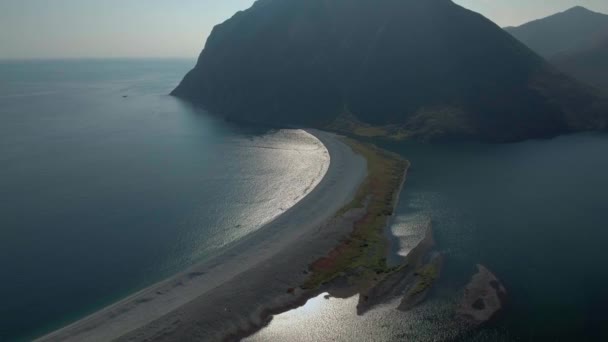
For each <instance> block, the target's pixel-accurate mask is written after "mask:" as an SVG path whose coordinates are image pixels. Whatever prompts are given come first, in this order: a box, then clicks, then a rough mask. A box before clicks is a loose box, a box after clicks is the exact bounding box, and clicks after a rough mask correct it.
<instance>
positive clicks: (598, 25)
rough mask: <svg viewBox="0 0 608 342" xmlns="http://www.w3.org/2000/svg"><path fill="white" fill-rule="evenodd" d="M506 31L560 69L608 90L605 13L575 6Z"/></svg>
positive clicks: (606, 21)
mask: <svg viewBox="0 0 608 342" xmlns="http://www.w3.org/2000/svg"><path fill="white" fill-rule="evenodd" d="M506 30H507V31H508V32H510V33H511V34H512V35H513V36H515V37H516V38H517V39H519V40H521V41H522V42H523V43H525V44H526V45H528V46H529V47H530V48H532V49H533V50H534V51H536V52H537V53H539V54H541V55H543V56H545V57H546V58H547V59H548V60H549V61H550V62H551V63H552V64H554V65H555V66H557V67H558V68H559V69H560V70H562V71H564V72H565V73H567V74H569V75H571V76H573V77H575V78H577V79H579V80H581V81H583V82H585V83H587V84H590V85H592V86H595V87H597V88H600V89H603V90H605V91H607V92H608V15H605V14H601V13H596V12H592V11H590V10H587V9H585V8H583V7H575V8H572V9H570V10H568V11H565V12H563V13H558V14H556V15H552V16H550V17H547V18H544V19H540V20H536V21H533V22H530V23H528V24H525V25H522V26H520V27H516V28H506Z"/></svg>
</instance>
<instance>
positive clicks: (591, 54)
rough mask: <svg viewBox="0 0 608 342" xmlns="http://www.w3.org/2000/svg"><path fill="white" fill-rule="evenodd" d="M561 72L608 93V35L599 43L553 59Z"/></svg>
mask: <svg viewBox="0 0 608 342" xmlns="http://www.w3.org/2000/svg"><path fill="white" fill-rule="evenodd" d="M551 62H552V63H553V64H555V65H556V66H557V67H558V68H559V69H560V70H563V71H564V72H566V73H567V74H570V75H572V76H574V77H576V78H578V79H579V80H581V81H584V82H586V83H588V84H590V85H592V86H595V87H597V88H600V89H603V90H604V91H606V92H608V35H607V36H606V37H605V38H604V39H602V40H601V41H598V42H597V43H595V44H593V45H591V46H588V47H586V48H581V49H579V50H577V51H574V52H570V53H564V54H560V55H557V56H555V57H554V58H552V59H551Z"/></svg>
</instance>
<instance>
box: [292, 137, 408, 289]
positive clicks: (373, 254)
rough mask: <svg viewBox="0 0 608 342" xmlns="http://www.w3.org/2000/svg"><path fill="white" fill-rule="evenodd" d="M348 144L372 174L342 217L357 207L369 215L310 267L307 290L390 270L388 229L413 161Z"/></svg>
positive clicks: (356, 143)
mask: <svg viewBox="0 0 608 342" xmlns="http://www.w3.org/2000/svg"><path fill="white" fill-rule="evenodd" d="M344 141H345V142H346V143H347V144H348V145H349V146H350V147H351V148H352V149H353V151H354V152H356V153H357V154H360V155H362V156H363V157H364V158H365V159H366V160H367V171H368V173H367V177H366V179H365V180H364V182H363V183H362V185H361V186H360V187H359V189H358V191H357V194H356V196H355V198H354V199H353V201H352V202H351V203H349V204H348V205H346V206H345V207H344V208H343V209H342V210H340V212H338V215H339V216H341V215H343V214H344V213H346V212H347V211H349V210H351V209H355V208H365V210H366V212H365V215H364V216H363V217H362V218H360V219H359V220H357V221H356V222H355V224H354V227H353V232H352V233H351V235H350V236H349V237H348V238H347V239H345V240H344V241H343V242H342V243H340V244H339V245H338V246H336V247H335V248H334V249H333V250H332V251H331V252H330V253H329V254H328V255H327V256H325V257H324V258H321V259H319V260H317V261H316V262H314V263H313V264H312V265H311V266H310V270H311V275H310V278H309V279H308V281H307V282H306V283H305V284H304V285H303V286H302V287H303V288H305V289H314V288H318V287H319V286H320V285H322V284H325V283H327V282H329V281H331V280H333V279H335V278H336V277H338V276H340V275H345V274H348V275H355V276H356V278H357V279H358V280H360V281H367V280H369V279H372V278H373V277H374V276H376V275H378V274H381V273H386V272H389V271H390V270H389V268H388V267H387V263H386V252H387V248H388V241H387V239H386V238H385V236H384V228H385V227H386V225H387V224H388V220H389V218H390V217H391V216H392V214H393V210H394V207H395V202H396V200H397V197H398V191H399V190H400V185H401V183H402V182H403V180H404V177H405V171H406V170H407V169H408V167H409V162H408V161H406V160H404V159H403V158H401V157H400V156H399V155H396V154H393V153H389V152H387V151H384V150H382V149H380V148H378V147H376V146H374V145H370V144H364V143H361V142H359V141H356V140H353V139H349V138H344Z"/></svg>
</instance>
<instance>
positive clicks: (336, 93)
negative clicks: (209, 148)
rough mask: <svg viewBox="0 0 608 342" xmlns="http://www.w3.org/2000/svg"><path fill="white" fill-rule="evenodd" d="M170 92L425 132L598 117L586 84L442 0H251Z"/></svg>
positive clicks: (219, 104)
mask: <svg viewBox="0 0 608 342" xmlns="http://www.w3.org/2000/svg"><path fill="white" fill-rule="evenodd" d="M172 94H173V95H175V96H178V97H180V98H184V99H187V100H190V101H192V102H195V103H199V104H201V105H203V106H204V107H205V108H206V109H208V110H209V111H211V112H215V113H218V114H221V115H224V116H227V117H230V118H233V119H236V120H244V121H256V122H271V123H274V124H279V123H280V124H295V125H306V126H315V127H328V126H329V125H332V127H335V124H336V122H346V121H348V122H349V124H348V125H343V126H345V127H346V126H348V127H351V126H355V127H356V126H364V127H366V128H370V130H374V129H375V128H378V127H381V128H383V129H384V130H385V131H387V132H388V131H392V132H399V133H398V135H399V136H401V137H408V138H419V139H427V140H431V139H432V140H439V139H444V140H445V139H478V140H485V141H516V140H522V139H528V138H536V137H548V136H554V135H557V134H560V133H564V132H571V131H577V130H587V129H599V128H605V127H606V126H607V121H608V120H607V115H606V114H608V111H604V110H603V108H608V106H606V104H605V102H604V101H603V100H599V99H598V98H597V97H596V96H595V94H593V93H592V91H591V90H590V89H587V88H586V87H585V86H582V85H580V84H578V83H577V82H575V81H573V80H571V79H569V78H568V77H566V76H564V75H563V74H561V73H560V72H558V71H556V70H555V69H554V68H553V67H552V66H551V65H549V64H548V63H546V62H545V60H543V59H542V58H541V57H540V56H538V55H537V54H535V53H534V52H532V51H531V50H530V49H529V48H527V47H526V46H525V45H523V44H522V43H520V42H519V41H518V40H516V39H515V38H513V37H512V36H511V35H509V34H508V33H506V32H505V31H503V30H502V29H501V28H499V27H498V26H496V25H495V24H494V23H492V22H491V21H489V20H488V19H486V18H484V17H483V16H481V15H479V14H477V13H475V12H472V11H469V10H466V9H464V8H462V7H460V6H458V5H456V4H454V3H453V2H452V1H450V0H375V1H369V0H333V1H327V0H258V1H257V2H256V3H255V4H254V5H253V6H252V7H251V8H249V9H248V10H246V11H242V12H239V13H237V14H235V15H234V16H233V17H232V18H230V19H229V20H227V21H226V22H224V23H222V24H220V25H218V26H216V27H215V28H214V29H213V31H212V33H211V35H210V37H209V38H208V40H207V43H206V45H205V48H204V50H203V52H202V53H201V55H200V57H199V60H198V63H197V65H196V66H195V68H194V69H193V70H192V71H190V72H189V73H188V74H187V75H186V77H185V78H184V80H183V81H182V82H181V83H180V85H179V86H178V87H177V88H176V89H175V90H174V91H173V93H172ZM349 125H350V126H349ZM381 131H382V130H381Z"/></svg>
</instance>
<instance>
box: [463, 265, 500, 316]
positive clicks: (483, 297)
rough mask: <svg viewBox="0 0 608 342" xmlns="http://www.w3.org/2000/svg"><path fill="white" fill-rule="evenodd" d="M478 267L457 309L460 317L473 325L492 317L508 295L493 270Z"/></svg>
mask: <svg viewBox="0 0 608 342" xmlns="http://www.w3.org/2000/svg"><path fill="white" fill-rule="evenodd" d="M477 269H478V272H477V274H475V275H474V276H473V278H472V279H471V281H470V282H469V284H468V285H467V286H466V288H465V290H464V296H463V298H462V300H461V301H460V304H459V305H458V309H457V311H456V315H457V317H458V318H459V319H461V320H463V321H465V322H466V323H468V324H471V325H480V324H483V323H485V322H487V321H489V320H490V319H492V318H493V317H494V315H496V313H497V312H499V311H500V310H501V309H502V308H503V305H504V301H505V300H506V296H507V290H505V288H504V287H503V286H502V284H501V283H500V281H499V280H498V279H497V278H496V276H495V275H494V274H492V272H490V271H489V270H488V269H487V268H485V267H484V266H482V265H477Z"/></svg>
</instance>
